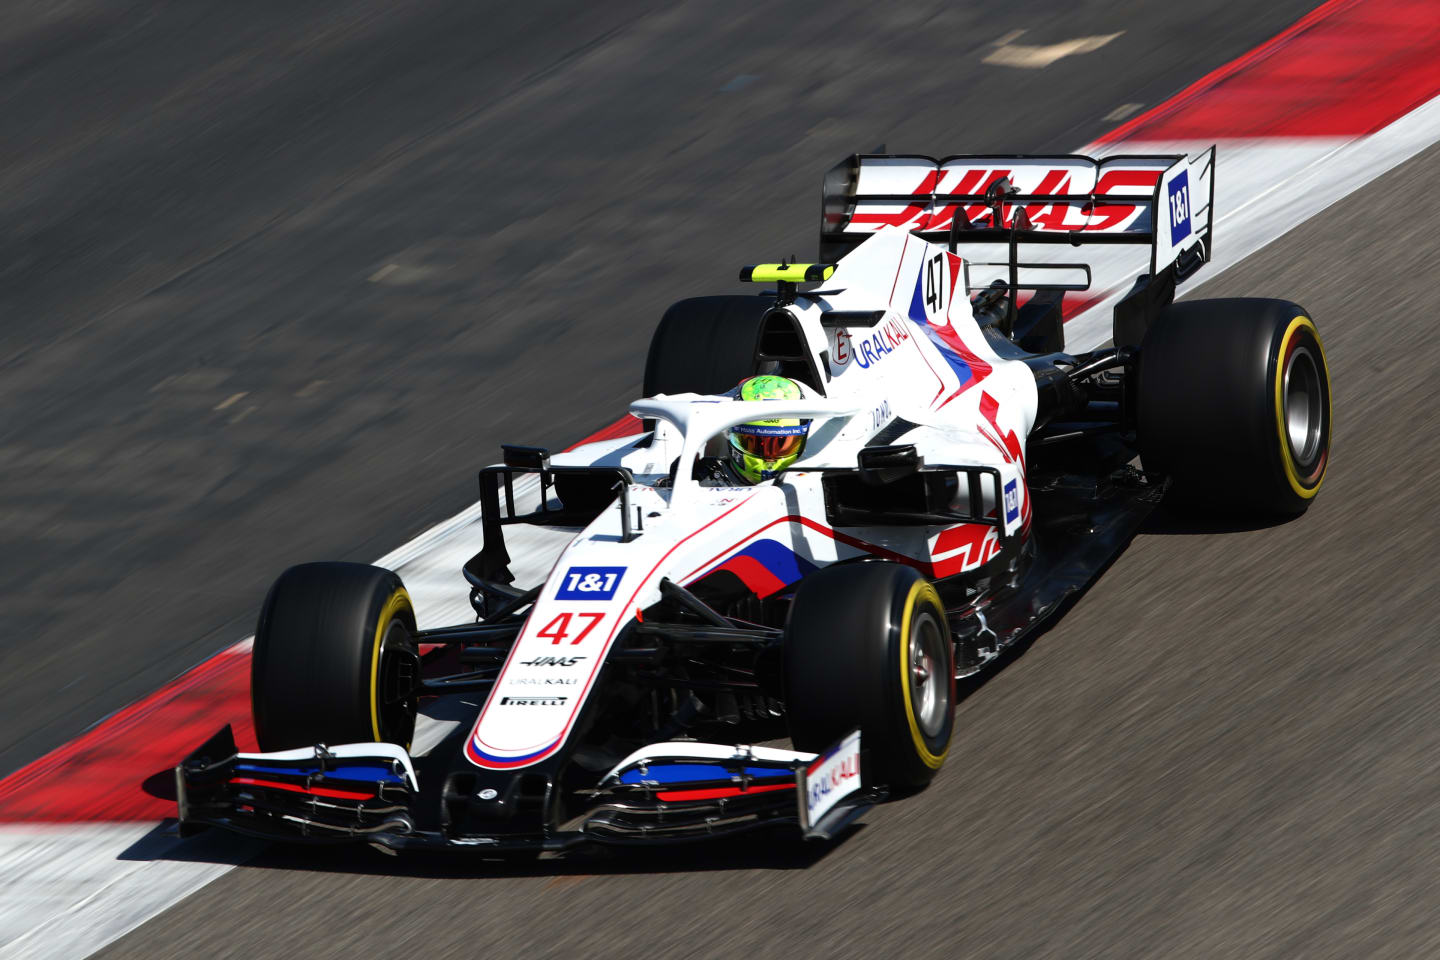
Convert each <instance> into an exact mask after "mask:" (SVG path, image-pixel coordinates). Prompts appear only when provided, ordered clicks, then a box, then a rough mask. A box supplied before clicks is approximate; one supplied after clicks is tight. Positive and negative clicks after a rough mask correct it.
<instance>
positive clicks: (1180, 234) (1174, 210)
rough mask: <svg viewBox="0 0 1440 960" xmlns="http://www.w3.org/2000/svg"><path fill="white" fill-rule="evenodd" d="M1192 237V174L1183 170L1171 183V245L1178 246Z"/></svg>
mask: <svg viewBox="0 0 1440 960" xmlns="http://www.w3.org/2000/svg"><path fill="white" fill-rule="evenodd" d="M1188 236H1190V174H1189V171H1186V170H1181V171H1180V174H1179V176H1177V177H1176V178H1175V179H1174V180H1171V181H1170V245H1171V246H1177V245H1179V243H1180V242H1181V241H1182V240H1184V239H1185V238H1186V237H1188Z"/></svg>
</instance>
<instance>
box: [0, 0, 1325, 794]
mask: <svg viewBox="0 0 1440 960" xmlns="http://www.w3.org/2000/svg"><path fill="white" fill-rule="evenodd" d="M1310 5H1311V4H1310V0H1287V2H1276V3H1271V4H1266V5H1263V6H1262V8H1260V9H1249V8H1242V7H1239V6H1235V5H1230V4H1225V3H1223V2H1219V0H1210V2H1195V3H1187V4H1183V5H1180V4H1175V5H1165V6H1164V7H1163V8H1161V7H1157V6H1156V5H1154V4H1144V3H1139V2H1126V3H1114V2H1098V0H1096V2H1088V3H1065V4H1055V3H1053V2H1049V0H1034V2H1018V3H1010V4H1006V5H1004V7H1003V9H996V8H993V7H991V6H990V5H969V6H963V7H961V6H956V5H953V4H940V3H928V4H917V5H904V6H898V7H897V6H891V5H875V4H867V3H848V4H847V3H828V4H824V5H814V6H805V5H799V4H795V5H789V6H785V7H784V8H783V9H777V8H776V7H775V6H774V5H773V4H765V5H756V6H755V7H754V8H753V9H750V10H745V9H740V8H738V7H737V5H733V4H719V3H691V4H683V5H671V6H663V7H650V8H646V7H641V6H638V5H633V6H632V5H626V4H583V3H573V2H572V3H569V4H558V5H557V4H503V5H502V4H470V3H454V2H449V0H446V2H438V0H431V2H410V3H394V2H393V0H385V2H378V0H357V2H352V3H348V4H344V5H341V6H337V5H335V4H306V3H287V4H277V3H268V2H267V3H259V2H253V3H245V4H233V3H216V2H201V0H177V2H168V3H167V2H155V0H144V2H139V0H131V2H124V0H107V2H99V0H76V2H71V3H66V4H50V3H22V4H11V5H9V6H7V8H6V10H5V12H4V13H3V14H0V78H3V80H4V82H3V84H0V130H3V131H4V132H5V136H4V151H3V160H0V222H3V224H4V229H3V230H0V317H3V321H0V410H3V411H4V413H3V416H0V518H3V521H0V608H3V609H4V611H5V616H6V624H7V630H6V634H7V636H6V641H5V643H4V644H3V645H0V773H4V772H8V771H10V770H13V769H15V768H17V767H19V766H20V765H21V764H23V763H25V762H27V761H29V760H32V759H34V758H35V757H37V756H39V755H40V754H42V753H44V752H45V751H46V750H48V749H50V748H52V747H54V746H56V745H58V744H59V743H61V742H64V741H65V740H67V739H69V738H70V737H72V736H74V735H75V734H76V733H78V732H80V731H81V730H83V729H84V728H85V727H87V726H89V725H90V724H92V723H94V722H95V721H97V720H98V719H100V718H101V717H103V716H105V715H106V714H108V713H110V712H112V711H114V710H116V709H118V708H120V707H121V706H123V705H125V704H127V703H129V702H131V701H133V700H135V699H137V698H138V697H140V696H142V695H144V694H146V693H148V692H150V691H151V690H154V689H155V688H156V687H158V686H160V685H161V684H162V683H163V682H165V681H166V680H168V679H170V678H171V677H173V676H175V675H176V674H178V673H180V672H181V671H182V670H184V669H185V668H187V667H189V666H191V665H193V664H195V663H197V662H199V661H201V660H203V659H204V658H205V657H207V656H209V655H210V654H212V653H214V652H215V651H217V650H219V649H221V648H222V647H224V646H226V645H227V644H230V643H233V642H234V641H236V640H238V639H240V638H242V637H244V636H245V635H246V634H248V633H249V632H250V629H251V626H252V625H253V622H254V616H255V612H256V611H257V610H258V608H259V604H260V600H261V599H262V597H263V595H264V590H265V588H266V587H267V585H268V583H269V581H270V580H271V579H272V578H273V577H274V576H275V574H276V573H277V572H278V571H279V570H281V569H283V568H284V567H285V566H286V565H288V564H290V563H293V562H298V561H302V560H312V559H323V558H334V559H351V560H361V561H368V560H370V559H372V558H374V557H376V556H379V555H380V554H382V553H384V552H385V551H386V550H388V549H390V548H391V547H393V546H394V545H396V544H398V543H401V542H403V541H405V540H407V539H409V537H410V536H412V535H413V534H414V533H416V532H418V531H419V530H421V529H423V528H424V527H426V526H428V525H429V524H431V523H434V522H436V521H438V520H440V519H442V518H444V517H447V516H450V515H451V514H453V513H454V512H456V511H457V510H459V509H460V508H461V507H463V506H464V505H466V504H468V503H469V502H470V501H471V499H472V491H473V482H474V481H473V472H472V471H473V469H474V468H475V467H477V466H479V465H481V464H483V463H485V462H488V461H490V460H491V459H493V458H494V456H495V454H496V448H497V445H498V444H499V443H500V442H501V441H502V440H503V441H509V442H531V443H540V444H546V445H550V446H552V447H560V446H564V445H566V444H568V443H571V442H573V441H574V440H576V439H577V438H579V437H581V436H584V435H585V434H587V433H589V432H590V431H591V430H593V429H594V428H596V427H599V426H600V425H602V424H604V423H607V422H609V420H610V419H612V418H613V417H614V416H616V415H617V414H618V413H619V412H620V411H621V410H622V409H623V404H624V403H625V402H626V401H628V400H629V399H631V398H632V397H633V396H634V395H635V394H636V393H638V390H639V382H640V373H641V368H642V364H643V356H644V350H645V347H646V344H647V342H648V339H649V335H650V332H651V330H652V329H653V327H654V324H655V322H656V320H657V318H658V317H659V315H660V313H661V312H662V311H663V309H664V307H665V306H666V305H667V304H668V303H669V302H671V301H672V300H674V299H678V298H679V297H682V296H687V295H692V294H700V293H717V292H725V291H727V290H730V289H734V286H733V277H734V274H735V270H736V267H737V266H738V265H739V264H742V263H747V262H755V261H757V260H764V259H773V258H778V257H780V256H784V255H786V254H789V253H792V252H794V253H799V254H800V255H802V256H807V255H811V254H812V253H813V250H814V244H815V228H816V221H817V210H816V207H817V206H818V204H817V202H816V194H817V192H818V190H817V188H818V185H819V178H820V175H821V173H822V171H823V170H824V169H825V168H826V167H828V166H829V165H830V164H832V163H834V162H835V161H836V160H838V159H839V158H840V157H842V156H844V155H846V154H848V153H850V152H853V151H855V150H868V149H873V148H874V147H875V146H877V145H878V144H881V143H885V144H888V146H889V147H890V149H892V150H897V151H904V150H911V151H917V152H925V151H939V152H950V151H954V150H962V149H963V150H971V151H976V152H983V151H1009V152H1013V151H1043V150H1068V149H1073V147H1074V146H1075V145H1076V144H1079V143H1083V142H1086V141H1087V140H1089V139H1091V138H1093V137H1094V136H1096V135H1098V134H1099V133H1101V132H1103V131H1104V130H1106V129H1108V128H1109V127H1111V126H1113V122H1111V121H1106V120H1104V117H1105V115H1106V114H1108V113H1109V112H1110V111H1112V110H1114V109H1115V108H1116V107H1117V106H1120V105H1121V104H1125V103H1155V102H1157V101H1159V100H1161V99H1164V98H1165V97H1166V96H1168V95H1170V94H1171V93H1173V92H1174V91H1175V90H1177V89H1179V88H1180V87H1182V86H1184V85H1185V84H1186V83H1188V82H1190V81H1192V80H1194V79H1195V78H1197V77H1198V76H1200V75H1201V74H1203V73H1205V72H1206V71H1207V70H1209V69H1210V68H1212V67H1214V66H1215V65H1217V64H1219V63H1222V62H1224V61H1226V60H1228V59H1230V58H1232V57H1234V56H1237V55H1239V54H1240V53H1243V52H1244V51H1246V50H1247V49H1249V48H1251V47H1253V46H1254V45H1255V44H1256V43H1258V42H1260V41H1262V40H1264V39H1265V38H1266V37H1269V36H1270V35H1272V34H1274V33H1275V32H1277V31H1278V30H1280V29H1282V28H1283V27H1285V26H1286V25H1288V24H1289V23H1290V22H1292V21H1293V20H1295V19H1296V18H1297V17H1298V16H1300V15H1301V14H1302V13H1303V12H1304V11H1305V10H1306V9H1307V8H1308V7H1309V6H1310ZM1016 30H1025V31H1026V33H1025V34H1024V35H1023V40H1024V42H1026V43H1053V42H1056V41H1060V40H1065V39H1069V38H1072V37H1075V36H1086V35H1095V34H1109V33H1114V32H1116V31H1120V30H1124V31H1125V33H1124V34H1123V35H1122V36H1120V37H1119V38H1117V39H1116V40H1114V41H1113V42H1112V43H1110V44H1109V45H1108V46H1106V47H1105V48H1104V49H1103V50H1101V51H1100V52H1098V53H1094V54H1088V55H1085V56H1077V57H1071V58H1067V59H1064V60H1061V61H1058V62H1056V63H1055V64H1053V65H1052V66H1050V67H1048V68H1047V69H1045V70H1039V71H1030V70H1016V69H1009V68H1004V67H996V66H991V65H986V64H984V63H982V62H981V58H982V57H983V55H984V54H985V53H986V52H987V51H988V50H989V49H990V44H992V43H993V42H994V41H996V40H998V39H1000V38H1001V37H1004V36H1006V35H1009V34H1012V33H1013V32H1014V31H1016Z"/></svg>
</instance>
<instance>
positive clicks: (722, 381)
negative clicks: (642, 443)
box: [643, 296, 774, 397]
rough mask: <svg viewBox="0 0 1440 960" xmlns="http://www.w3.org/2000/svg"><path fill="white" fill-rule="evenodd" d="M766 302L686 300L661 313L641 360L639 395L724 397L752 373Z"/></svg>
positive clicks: (734, 298) (765, 299) (735, 298)
mask: <svg viewBox="0 0 1440 960" xmlns="http://www.w3.org/2000/svg"><path fill="white" fill-rule="evenodd" d="M772 306H774V301H772V300H771V299H770V298H768V297H758V296H756V297H739V296H727V297H691V298H690V299H688V300H681V301H679V302H678V303H676V304H674V305H673V306H671V307H670V309H669V310H666V311H665V316H663V317H661V318H660V325H659V326H658V327H656V328H655V333H654V335H653V336H651V338H650V352H649V353H648V354H647V355H646V357H645V384H644V390H645V392H644V394H643V395H644V396H647V397H653V396H655V395H656V394H657V393H724V392H725V391H726V390H729V389H730V388H731V387H734V386H735V385H736V384H737V383H739V382H740V381H741V380H744V379H745V378H746V377H748V376H750V375H752V374H754V373H756V372H757V371H756V369H755V368H756V361H755V354H756V348H757V347H758V345H759V343H760V330H761V324H762V321H764V319H765V314H766V313H768V312H769V310H770V308H771V307H772Z"/></svg>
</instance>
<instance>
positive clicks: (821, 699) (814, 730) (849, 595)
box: [783, 562, 955, 793]
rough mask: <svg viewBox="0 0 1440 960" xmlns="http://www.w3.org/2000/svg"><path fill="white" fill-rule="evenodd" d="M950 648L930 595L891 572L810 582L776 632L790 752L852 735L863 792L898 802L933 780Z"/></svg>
mask: <svg viewBox="0 0 1440 960" xmlns="http://www.w3.org/2000/svg"><path fill="white" fill-rule="evenodd" d="M954 646H955V645H954V643H953V641H952V639H951V637H950V631H949V627H948V626H947V624H946V620H945V609H944V607H943V606H942V605H941V603H940V597H939V595H938V594H937V593H936V592H935V588H934V586H932V585H931V584H930V583H929V581H927V580H925V578H924V577H922V576H921V575H920V574H919V573H918V572H917V571H915V570H914V569H912V568H910V567H907V566H902V565H900V564H896V563H884V562H876V563H854V564H840V565H837V566H832V567H826V568H824V569H822V570H818V571H816V572H815V573H813V574H811V575H810V576H809V577H807V578H806V579H805V581H804V582H802V583H801V585H800V588H799V590H797V591H796V593H795V599H794V602H793V604H792V606H791V609H790V619H789V621H788V623H787V624H786V628H785V640H784V651H783V670H784V688H785V709H786V715H787V716H788V718H789V722H790V735H791V740H792V741H793V742H794V744H795V749H797V750H804V751H807V752H811V753H819V752H820V751H822V750H824V749H826V748H827V747H829V746H831V745H832V744H833V743H835V742H836V741H837V740H839V739H840V738H841V737H843V736H845V735H846V734H848V733H849V732H850V731H851V730H854V729H856V728H859V730H860V748H861V750H862V751H863V753H864V754H865V756H866V757H867V760H866V763H867V764H868V767H867V777H868V779H869V781H870V782H871V783H872V784H875V785H882V786H886V787H889V788H890V789H892V790H895V791H898V792H901V793H905V792H910V791H914V790H919V789H921V788H923V787H924V786H925V785H926V784H928V783H929V782H930V781H931V779H933V778H934V776H935V774H936V772H938V771H939V769H940V766H941V765H942V764H943V763H944V762H945V755H946V753H947V752H948V751H949V749H950V738H951V736H952V734H953V733H954V728H955V711H954V705H955V664H954Z"/></svg>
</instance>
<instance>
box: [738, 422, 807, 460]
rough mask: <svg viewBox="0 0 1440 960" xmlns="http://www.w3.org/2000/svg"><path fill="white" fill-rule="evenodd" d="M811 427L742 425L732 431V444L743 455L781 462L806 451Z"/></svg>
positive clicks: (800, 425) (798, 424) (800, 424)
mask: <svg viewBox="0 0 1440 960" xmlns="http://www.w3.org/2000/svg"><path fill="white" fill-rule="evenodd" d="M808 432H809V427H808V426H807V425H806V424H803V423H797V424H787V425H784V426H779V425H776V426H772V425H770V424H759V423H742V424H740V425H739V426H738V427H735V428H733V429H732V430H731V431H730V443H731V445H732V446H734V447H735V449H736V450H739V451H740V452H741V453H745V454H748V455H750V456H752V457H758V458H759V459H761V460H781V459H784V458H785V457H793V456H797V455H798V454H799V453H800V451H801V450H803V449H805V435H806V434H807V433H808Z"/></svg>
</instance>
